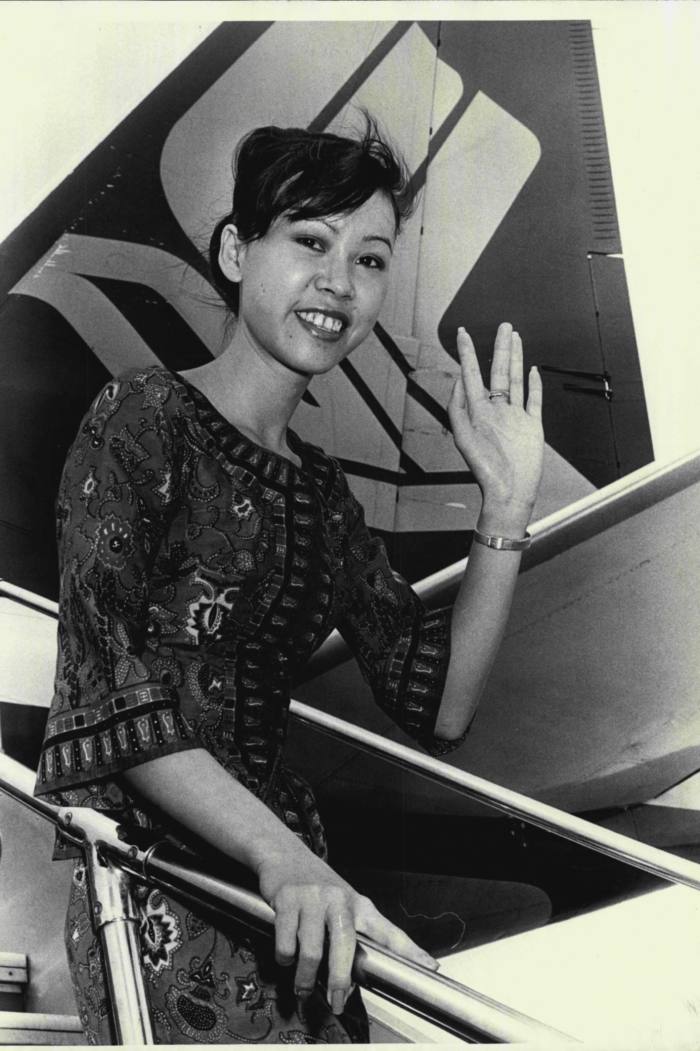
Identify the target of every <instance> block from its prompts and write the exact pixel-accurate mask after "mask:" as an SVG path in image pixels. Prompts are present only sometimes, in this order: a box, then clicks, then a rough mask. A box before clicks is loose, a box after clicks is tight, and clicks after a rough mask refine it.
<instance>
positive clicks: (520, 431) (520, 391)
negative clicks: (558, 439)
mask: <svg viewBox="0 0 700 1051" xmlns="http://www.w3.org/2000/svg"><path fill="white" fill-rule="evenodd" d="M457 347H458V350H459V360H460V375H459V376H458V378H457V381H456V383H455V386H454V390H453V391H452V396H451V398H450V403H449V406H448V413H449V417H450V423H451V425H452V434H453V436H454V440H455V445H456V446H457V448H458V449H459V451H460V453H461V454H462V456H463V457H464V459H465V461H466V463H467V465H468V466H469V467H470V469H471V471H472V473H473V475H474V477H475V478H476V481H477V482H478V484H479V487H480V488H481V492H482V495H483V498H484V504H486V503H487V502H492V503H495V504H498V505H499V506H507V505H513V506H517V507H522V508H525V509H527V508H529V509H531V508H532V506H533V504H534V502H535V497H536V496H537V490H538V487H539V484H540V478H541V476H542V460H543V454H544V437H543V433H542V381H541V379H540V375H539V373H538V371H537V369H536V368H534V367H533V368H532V369H531V370H530V374H529V377H528V388H529V389H528V398H527V404H525V400H524V384H523V348H522V342H521V340H520V336H519V335H518V333H517V332H514V331H513V329H512V326H511V325H509V324H507V323H504V324H502V325H499V328H498V333H497V335H496V343H495V347H494V354H493V362H492V365H491V383H490V389H489V390H487V388H486V387H485V386H484V383H483V381H482V378H481V369H480V368H479V362H478V360H477V357H476V352H475V350H474V344H473V343H472V341H471V339H470V337H469V336H468V335H467V333H466V332H465V331H464V329H463V328H460V329H459V330H458V332H457Z"/></svg>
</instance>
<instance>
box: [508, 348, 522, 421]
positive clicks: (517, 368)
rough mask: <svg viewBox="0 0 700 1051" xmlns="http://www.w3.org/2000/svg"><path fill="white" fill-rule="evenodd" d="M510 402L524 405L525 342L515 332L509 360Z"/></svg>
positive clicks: (520, 405) (519, 405)
mask: <svg viewBox="0 0 700 1051" xmlns="http://www.w3.org/2000/svg"><path fill="white" fill-rule="evenodd" d="M509 387H510V403H511V405H517V406H518V408H519V409H522V407H523V397H524V396H523V342H522V340H521V338H520V335H519V334H518V333H517V332H514V333H513V335H512V336H511V341H510V361H509Z"/></svg>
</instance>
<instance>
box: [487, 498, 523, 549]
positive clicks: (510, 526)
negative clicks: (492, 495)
mask: <svg viewBox="0 0 700 1051" xmlns="http://www.w3.org/2000/svg"><path fill="white" fill-rule="evenodd" d="M532 508H533V505H532V504H531V503H518V502H515V501H509V502H508V503H507V504H501V503H496V502H491V501H488V500H484V503H483V505H482V507H481V513H480V515H479V519H478V521H477V523H476V528H477V529H478V531H479V532H480V533H487V534H489V535H491V536H503V537H507V538H508V539H510V540H520V539H521V538H522V537H524V536H525V533H526V532H527V527H528V525H529V524H530V519H531V518H532Z"/></svg>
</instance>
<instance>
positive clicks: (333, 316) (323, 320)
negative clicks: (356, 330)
mask: <svg viewBox="0 0 700 1051" xmlns="http://www.w3.org/2000/svg"><path fill="white" fill-rule="evenodd" d="M295 314H296V316H297V317H298V318H299V320H300V321H301V322H302V324H303V325H304V327H305V328H307V329H308V330H309V331H310V332H311V333H312V335H314V336H318V337H319V338H320V339H338V338H339V337H340V336H341V335H342V334H343V331H344V330H345V329H346V328H347V326H348V323H349V321H348V318H347V317H346V316H345V315H344V314H340V313H336V312H335V311H333V312H332V313H326V312H325V311H322V310H296V311H295Z"/></svg>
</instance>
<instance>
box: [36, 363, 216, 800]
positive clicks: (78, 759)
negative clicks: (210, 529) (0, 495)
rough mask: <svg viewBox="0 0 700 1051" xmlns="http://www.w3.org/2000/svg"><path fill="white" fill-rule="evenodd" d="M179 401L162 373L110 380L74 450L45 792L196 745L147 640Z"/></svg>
mask: <svg viewBox="0 0 700 1051" xmlns="http://www.w3.org/2000/svg"><path fill="white" fill-rule="evenodd" d="M173 398H174V395H173V392H172V389H171V388H170V387H169V386H168V385H167V384H166V383H165V382H164V381H163V378H162V376H158V374H157V373H156V372H140V373H131V374H129V375H127V376H125V377H124V378H122V379H120V380H114V381H112V382H110V383H109V384H108V385H107V386H106V387H105V388H104V389H103V391H102V392H101V393H100V394H99V396H98V397H97V399H96V400H95V402H94V403H93V405H92V407H91V408H90V410H89V412H88V414H87V415H86V417H85V419H84V421H83V423H82V426H81V429H80V431H79V432H78V436H77V438H76V440H75V442H74V444H73V446H72V448H71V450H70V452H69V454H68V458H67V461H66V465H65V468H64V472H63V476H62V480H61V485H60V489H59V493H58V498H57V504H56V512H57V536H58V553H59V569H60V600H59V626H58V660H57V669H56V685H55V694H54V699H53V702H52V705H51V711H50V713H49V718H48V722H47V728H46V734H45V739H44V749H43V752H42V755H41V759H40V764H39V770H38V777H37V786H36V792H37V794H40V795H43V794H47V793H51V792H55V791H58V790H61V791H63V790H66V789H72V788H76V787H78V786H82V785H86V784H87V783H89V782H96V781H100V780H101V779H103V778H105V777H107V776H108V775H111V774H115V773H118V772H120V771H122V770H124V769H127V768H129V767H131V766H135V765H136V764H138V763H142V762H145V761H146V760H149V759H154V758H156V757H158V756H162V755H167V754H170V753H172V752H177V751H180V750H182V749H186V748H192V747H198V741H197V738H196V736H195V734H194V733H193V731H192V729H191V728H190V726H189V725H188V723H187V722H186V721H185V719H184V718H183V716H182V715H181V713H180V711H179V710H178V702H177V697H176V694H175V692H174V691H173V690H172V689H171V688H169V687H168V686H167V685H164V684H163V683H162V682H161V681H160V680H159V679H158V678H157V677H155V676H153V677H151V674H150V672H149V665H150V660H149V656H150V654H149V651H148V647H147V635H148V606H149V573H150V569H151V566H152V562H153V558H154V555H155V553H156V551H157V549H158V546H159V543H160V540H161V538H162V536H163V534H164V531H165V529H166V527H167V523H168V519H169V515H170V513H171V508H172V506H173V502H174V500H175V499H176V495H175V494H176V492H177V488H178V472H179V466H178V455H177V446H178V442H177V423H178V420H177V418H176V414H175V413H174V412H173V406H172V399H173ZM169 400H170V401H169Z"/></svg>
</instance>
